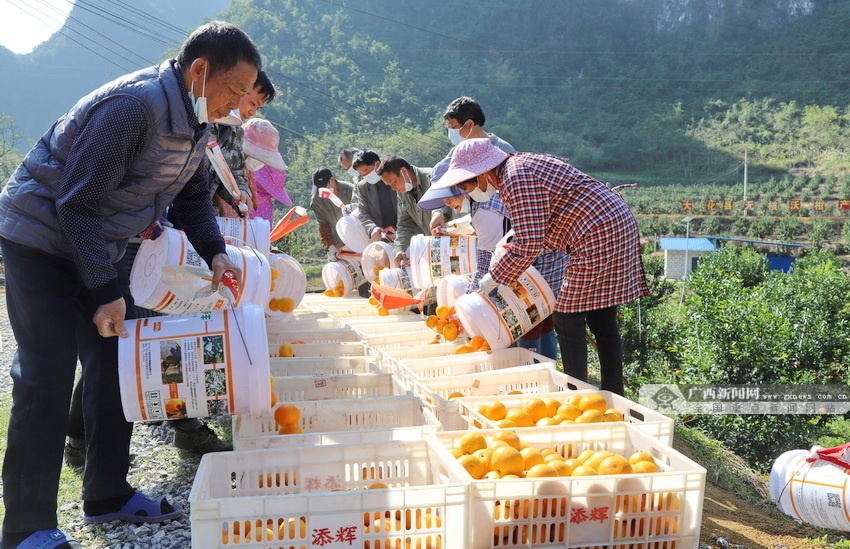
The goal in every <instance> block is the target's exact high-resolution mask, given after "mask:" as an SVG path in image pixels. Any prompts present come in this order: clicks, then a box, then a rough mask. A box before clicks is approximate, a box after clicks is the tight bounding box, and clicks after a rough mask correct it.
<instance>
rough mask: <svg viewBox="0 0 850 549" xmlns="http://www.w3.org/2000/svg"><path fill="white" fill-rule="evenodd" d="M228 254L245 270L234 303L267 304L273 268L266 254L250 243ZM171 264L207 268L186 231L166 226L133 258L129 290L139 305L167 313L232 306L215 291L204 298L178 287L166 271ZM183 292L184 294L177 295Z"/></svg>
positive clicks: (195, 279) (197, 280) (193, 279)
mask: <svg viewBox="0 0 850 549" xmlns="http://www.w3.org/2000/svg"><path fill="white" fill-rule="evenodd" d="M226 251H227V255H228V256H229V257H230V260H231V261H232V262H233V263H234V264H235V265H236V266H237V267H239V268H240V269H242V279H241V280H240V281H239V296H238V297H237V299H236V302H235V303H234V305H235V306H236V307H238V306H240V305H242V304H245V303H254V304H257V305H261V306H263V307H265V306H266V304H267V303H268V300H269V288H270V286H271V269H270V268H269V262H268V259H266V257H265V256H263V255H262V254H260V253H259V252H257V251H256V250H254V249H253V248H249V247H247V246H242V247H236V246H230V245H228V246H227V247H226ZM170 267H176V268H178V269H179V268H180V267H199V268H201V269H207V264H206V262H205V261H204V260H203V259H201V256H200V255H198V252H196V251H195V249H194V248H193V247H192V245H191V244H190V243H189V239H188V238H186V233H184V232H183V231H178V230H177V229H172V228H166V229H165V230H164V231H163V233H162V234H161V235H160V236H159V238H157V239H156V240H145V241H143V242H142V244H141V246H139V251H138V253H137V254H136V258H135V259H134V261H133V268H132V270H131V271H130V293H131V294H132V295H133V299H134V300H135V302H136V306H138V307H143V308H145V309H151V310H153V311H157V312H160V313H164V314H169V315H179V314H185V313H198V312H204V311H216V310H220V309H223V308H225V307H230V303H229V302H228V301H227V299H225V297H224V296H223V295H221V294H220V293H218V292H213V293H212V294H210V295H207V296H205V297H197V298H194V297H192V295H194V294H193V293H192V294H191V295H187V294H186V293H185V291H186V288H185V286H183V285H181V286H179V287H178V286H177V285H176V282H175V281H174V280H170V279H169V277H168V275H167V273H168V271H169V268H170ZM185 278H186V279H188V280H190V281H191V282H192V283H193V284H196V285H197V286H196V287H197V289H200V288H201V287H203V286H205V285H207V284H208V283H209V281H206V280H204V279H202V278H200V277H192V276H191V275H187V276H186V277H185ZM178 294H180V296H181V297H178Z"/></svg>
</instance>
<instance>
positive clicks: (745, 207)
mask: <svg viewBox="0 0 850 549" xmlns="http://www.w3.org/2000/svg"><path fill="white" fill-rule="evenodd" d="M744 217H747V150H746V149H744Z"/></svg>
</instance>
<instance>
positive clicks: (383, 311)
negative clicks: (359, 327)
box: [378, 305, 390, 316]
mask: <svg viewBox="0 0 850 549" xmlns="http://www.w3.org/2000/svg"><path fill="white" fill-rule="evenodd" d="M389 314H390V312H389V311H388V310H386V309H385V308H384V307H383V306H380V305H379V306H378V316H389Z"/></svg>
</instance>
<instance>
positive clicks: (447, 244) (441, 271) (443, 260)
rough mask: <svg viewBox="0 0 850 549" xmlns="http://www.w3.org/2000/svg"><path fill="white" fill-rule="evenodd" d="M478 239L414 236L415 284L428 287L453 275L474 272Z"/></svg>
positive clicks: (412, 252) (413, 273)
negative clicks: (440, 279)
mask: <svg viewBox="0 0 850 549" xmlns="http://www.w3.org/2000/svg"><path fill="white" fill-rule="evenodd" d="M476 243H477V239H476V237H475V236H474V235H471V236H467V235H461V236H425V235H421V234H420V235H415V236H414V237H413V238H412V239H411V240H410V250H409V253H408V256H409V257H410V265H411V273H412V275H413V283H414V284H416V285H417V286H418V287H420V288H427V287H428V285H429V284H431V282H433V281H436V280H438V279H439V278H442V277H444V276H448V275H450V274H466V273H472V272H475V269H476V268H477V264H478V261H477V256H476Z"/></svg>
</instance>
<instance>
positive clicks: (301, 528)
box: [277, 518, 307, 540]
mask: <svg viewBox="0 0 850 549" xmlns="http://www.w3.org/2000/svg"><path fill="white" fill-rule="evenodd" d="M296 529H297V530H296ZM277 535H278V539H281V540H283V539H304V538H306V537H307V523H306V522H304V519H303V518H298V519H295V518H291V519H289V520H287V521H286V522H283V521H281V523H280V526H278V527H277ZM296 535H297V536H296Z"/></svg>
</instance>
